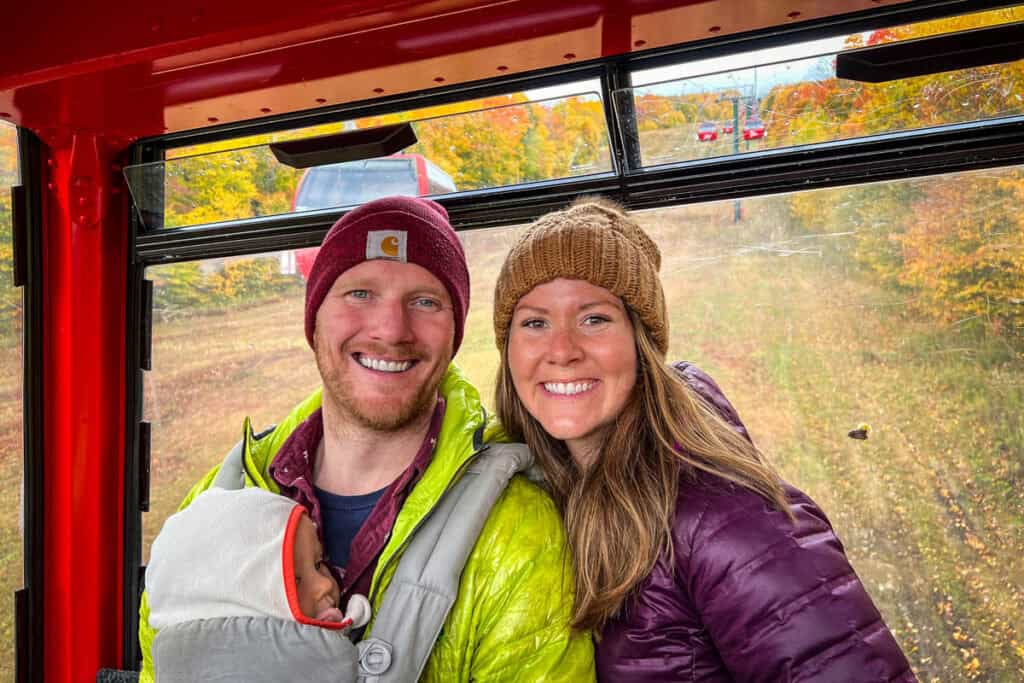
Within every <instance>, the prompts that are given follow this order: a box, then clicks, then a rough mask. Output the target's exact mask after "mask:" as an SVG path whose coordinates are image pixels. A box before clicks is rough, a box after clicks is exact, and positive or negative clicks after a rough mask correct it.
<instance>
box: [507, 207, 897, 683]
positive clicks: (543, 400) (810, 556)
mask: <svg viewBox="0 0 1024 683" xmlns="http://www.w3.org/2000/svg"><path fill="white" fill-rule="evenodd" d="M660 263H661V255H660V253H659V251H658V248H657V246H656V245H655V244H654V242H653V241H652V240H651V239H650V238H649V237H648V236H647V235H646V234H645V233H644V232H643V230H641V228H640V227H639V225H637V224H636V222H635V221H633V220H632V219H631V218H630V217H629V216H628V215H627V214H626V213H625V211H624V210H622V209H621V208H619V207H617V206H615V205H614V204H612V203H610V202H607V201H604V200H594V199H589V200H582V201H580V202H577V203H576V204H575V205H573V206H571V207H570V208H568V209H566V210H564V211H559V212H555V213H551V214H548V215H546V216H544V217H542V218H541V219H540V220H538V221H537V222H536V223H535V224H534V225H533V226H531V228H530V229H529V230H528V231H527V232H526V234H525V235H523V237H522V238H521V239H520V240H519V242H518V243H517V244H516V245H515V246H514V247H513V248H512V250H511V251H510V252H509V255H508V257H507V258H506V261H505V263H504V265H503V267H502V270H501V274H500V275H499V277H498V282H497V285H496V287H495V295H494V301H495V304H494V306H495V308H494V329H495V335H496V341H497V345H498V348H499V351H500V352H501V367H500V370H499V377H498V387H497V407H498V413H499V415H500V417H501V419H502V421H503V422H504V424H505V426H506V428H507V429H508V430H509V433H510V434H512V435H513V436H515V437H517V438H521V439H524V440H525V441H526V442H527V443H528V444H529V446H530V448H531V449H532V450H533V452H534V455H535V456H536V458H537V460H538V462H539V464H540V466H541V468H542V470H543V472H544V475H545V478H546V480H547V482H548V484H549V486H550V488H551V491H552V494H553V496H554V497H555V500H556V502H557V503H558V505H559V507H560V509H561V511H562V514H563V516H564V517H565V523H566V529H567V531H568V534H569V539H570V546H571V549H572V555H573V558H572V559H573V561H574V565H575V570H576V605H575V611H574V615H573V617H574V626H575V627H576V628H579V629H592V630H593V631H594V633H595V635H596V640H597V664H598V674H599V677H600V678H601V679H602V680H607V681H612V680H617V681H618V680H621V681H696V680H700V681H729V680H738V681H773V682H775V681H796V680H800V681H811V680H813V681H893V680H896V681H913V680H916V679H915V678H914V675H913V673H912V672H911V671H910V668H909V665H908V664H907V661H906V658H905V657H904V656H903V653H902V652H901V651H900V649H899V646H898V645H897V644H896V641H895V640H894V639H893V637H892V634H891V633H890V632H889V630H888V629H887V628H886V626H885V624H884V623H883V621H882V618H881V616H880V615H879V613H878V610H877V609H876V608H875V606H874V604H872V602H871V599H870V597H868V594H867V593H866V592H865V590H864V587H863V586H862V585H861V583H860V580H859V579H858V578H857V575H856V574H855V573H854V571H853V569H852V568H851V567H850V564H849V562H848V561H847V559H846V556H845V554H844V551H843V547H842V545H841V544H840V542H839V540H838V539H837V538H836V536H835V534H834V533H833V531H832V528H831V526H830V524H829V522H828V519H827V518H826V517H825V515H824V513H823V512H822V511H821V510H820V509H819V508H818V507H817V506H816V505H815V504H814V502H813V501H812V500H811V499H810V498H808V497H807V496H806V495H805V494H803V493H802V492H800V491H798V490H796V489H795V488H793V487H791V486H788V485H786V484H784V483H783V482H781V481H780V480H779V478H778V476H777V475H776V473H775V472H774V470H773V469H772V468H771V466H770V465H769V464H768V463H767V461H766V460H765V458H764V456H763V455H762V454H761V452H760V451H759V450H758V449H757V447H756V446H754V444H753V443H752V441H751V440H750V438H749V437H748V436H747V433H746V430H745V429H744V427H743V425H742V423H741V422H740V420H739V417H738V416H737V414H736V412H735V410H733V408H732V406H731V405H730V404H729V402H728V401H727V400H726V399H725V397H724V396H723V395H722V393H721V391H720V390H719V389H718V387H717V385H715V383H714V382H713V381H712V380H711V378H709V377H708V376H707V375H705V374H704V373H702V372H700V371H699V370H697V369H696V368H694V367H692V366H689V365H688V364H685V363H684V364H679V365H677V366H676V367H675V368H672V367H669V366H666V364H665V353H666V351H667V349H668V316H667V313H666V308H665V297H664V293H663V291H662V286H661V282H660V280H659V276H658V269H659V267H660Z"/></svg>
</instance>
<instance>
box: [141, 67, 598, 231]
mask: <svg viewBox="0 0 1024 683" xmlns="http://www.w3.org/2000/svg"><path fill="white" fill-rule="evenodd" d="M592 87H596V84H594V83H590V82H582V83H576V84H571V85H567V86H565V87H563V88H561V93H562V94H561V95H560V96H558V97H553V98H551V97H549V98H547V99H540V100H532V99H531V97H530V95H531V93H529V92H526V93H513V94H510V95H503V96H498V97H490V98H486V99H484V100H476V101H473V102H470V103H466V102H463V103H457V104H454V105H444V106H437V107H431V108H429V109H422V110H416V111H410V112H401V113H397V114H388V115H384V116H374V117H369V118H364V119H359V120H356V121H346V122H338V123H335V124H326V125H320V126H315V127H311V128H305V129H302V130H299V131H289V132H285V133H275V134H272V135H263V136H256V137H249V138H244V139H236V140H231V141H228V142H220V143H215V144H209V145H198V146H192V147H189V148H181V149H177V150H173V151H172V152H171V153H170V154H169V155H168V157H169V158H168V160H167V161H164V162H158V163H149V164H138V165H135V166H129V167H127V168H126V169H125V176H126V178H127V180H128V184H129V187H130V189H131V192H132V198H133V199H134V202H135V205H136V207H137V209H138V211H139V213H140V215H141V217H142V220H143V222H144V224H145V226H146V228H147V229H151V230H152V229H157V228H176V227H185V226H192V225H201V224H206V223H214V222H218V221H226V220H235V219H245V218H253V217H257V216H269V215H275V214H283V213H289V212H291V211H308V210H313V209H328V208H336V207H344V206H355V205H358V204H360V203H363V202H366V201H369V200H371V199H376V198H378V197H385V196H389V195H394V194H406V195H414V196H417V195H422V196H426V195H436V194H447V193H451V192H461V191H467V190H479V189H485V188H494V187H503V186H507V185H519V184H523V183H531V182H537V181H543V180H552V179H558V178H571V177H576V176H584V175H590V174H595V173H603V172H608V171H610V170H611V168H612V165H611V155H610V152H609V146H608V132H607V127H606V124H605V118H604V108H603V105H602V103H601V98H600V96H599V95H598V94H597V93H596V92H592V91H590V90H587V89H589V88H592ZM577 88H579V89H577ZM566 93H573V94H566ZM541 94H542V93H541ZM468 105H473V106H472V108H469V107H468ZM467 109H469V110H467ZM406 121H408V122H411V123H412V125H413V128H414V130H415V132H416V135H417V139H418V140H419V142H418V143H417V144H415V145H413V146H412V147H410V148H408V149H406V150H404V152H403V153H402V154H396V155H393V156H391V157H387V158H383V159H371V160H366V161H355V162H348V163H344V164H332V165H329V166H322V167H314V168H311V169H309V170H303V169H295V168H291V167H289V166H286V165H284V164H281V163H279V162H278V161H277V159H276V158H275V156H274V155H273V152H272V150H271V148H270V147H269V144H270V143H272V142H279V141H282V140H288V139H295V138H306V137H313V136H317V135H325V134H327V133H337V132H340V131H343V130H354V129H362V128H372V127H376V126H382V125H386V124H393V123H400V122H406Z"/></svg>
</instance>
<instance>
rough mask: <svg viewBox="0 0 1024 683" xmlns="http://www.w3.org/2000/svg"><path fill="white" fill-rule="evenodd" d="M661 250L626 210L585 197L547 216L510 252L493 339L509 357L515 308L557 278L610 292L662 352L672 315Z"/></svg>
mask: <svg viewBox="0 0 1024 683" xmlns="http://www.w3.org/2000/svg"><path fill="white" fill-rule="evenodd" d="M660 267H661V252H659V251H658V246H657V245H656V244H655V243H654V241H653V240H651V238H650V237H648V235H647V233H645V232H644V231H643V229H641V228H640V226H639V225H638V224H637V223H636V221H634V220H633V219H632V218H631V217H630V216H629V214H627V213H626V211H625V209H623V208H622V207H620V206H618V205H617V204H615V203H614V202H611V201H609V200H606V199H602V198H596V197H583V198H581V199H578V200H576V202H574V203H573V204H572V206H570V207H569V208H567V209H563V210H561V211H554V212H552V213H549V214H546V215H544V216H541V217H540V218H539V219H537V221H536V222H535V223H534V224H533V225H531V226H530V227H529V229H527V231H526V233H525V234H524V235H523V236H522V237H521V238H520V239H519V241H518V242H517V243H516V244H515V245H514V246H513V247H512V249H511V250H510V251H509V253H508V256H506V257H505V263H504V265H503V266H502V267H501V273H500V274H499V275H498V282H497V284H496V285H495V287H494V336H495V341H496V342H497V344H498V350H499V351H502V352H504V349H505V341H506V339H508V327H509V324H510V323H511V321H512V312H513V311H514V310H515V307H516V304H517V303H519V299H521V298H522V297H523V296H524V295H526V294H527V293H529V291H530V290H532V289H533V288H534V287H536V286H537V285H540V284H544V283H545V282H550V281H551V280H555V279H558V278H565V279H567V280H584V281H586V282H589V283H591V284H593V285H597V286H598V287H604V288H605V289H607V290H608V291H609V292H611V293H612V294H614V295H616V296H618V297H619V298H621V299H622V301H623V302H624V303H625V304H626V305H627V306H628V307H629V308H631V309H633V311H634V312H635V313H636V314H637V315H638V316H639V317H640V320H642V321H643V323H644V325H646V326H647V329H648V330H649V331H650V333H651V337H652V339H653V340H654V342H655V344H656V345H657V347H658V349H659V350H660V351H661V352H662V353H667V352H668V315H667V314H666V311H665V293H664V291H663V290H662V288H661V279H660V278H659V277H658V269H659V268H660Z"/></svg>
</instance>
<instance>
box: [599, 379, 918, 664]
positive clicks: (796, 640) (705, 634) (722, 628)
mask: <svg viewBox="0 0 1024 683" xmlns="http://www.w3.org/2000/svg"><path fill="white" fill-rule="evenodd" d="M675 368H676V370H677V371H679V373H680V374H681V375H682V377H683V379H684V380H685V381H686V383H687V384H688V385H689V386H690V387H691V388H692V389H693V390H694V391H696V392H697V393H698V394H699V395H700V396H701V397H703V398H704V400H706V401H707V402H709V403H711V404H713V405H714V406H715V407H716V408H718V410H719V412H720V413H721V415H722V416H723V417H724V418H725V419H726V420H727V421H728V422H729V423H730V424H732V425H733V426H734V427H735V428H736V429H737V431H739V432H741V433H742V434H743V435H744V436H748V435H747V432H746V429H745V428H744V427H743V424H742V422H741V421H740V419H739V416H738V415H737V414H736V411H735V409H734V408H733V407H732V405H730V403H729V401H728V400H727V399H726V398H725V396H724V395H723V394H722V391H721V390H720V389H719V388H718V386H717V385H716V384H715V382H714V381H713V380H712V379H711V378H710V377H708V376H707V375H706V374H705V373H704V372H702V371H701V370H699V369H697V368H695V367H693V366H692V365H689V364H688V363H677V364H676V365H675ZM748 438H749V436H748ZM785 489H786V494H787V496H788V498H789V501H790V510H792V512H793V514H794V515H795V517H796V523H795V524H793V523H791V522H790V521H789V520H788V519H787V517H786V516H785V515H784V514H782V513H781V512H778V511H775V510H774V509H772V508H770V507H769V506H768V504H767V503H766V502H765V501H764V499H763V498H761V497H759V496H757V495H756V494H754V493H751V492H749V491H747V490H746V489H744V488H741V487H738V486H735V485H733V484H731V483H729V482H726V481H724V480H722V479H719V478H717V477H713V476H710V475H700V476H698V477H697V478H696V480H694V479H693V478H690V479H688V480H684V481H683V482H681V484H680V490H679V499H678V502H677V503H676V517H675V525H674V528H673V538H672V541H673V546H674V554H675V557H674V560H675V567H674V568H673V567H671V566H670V563H669V562H668V560H667V558H664V557H663V558H662V559H660V560H659V561H658V563H657V564H656V565H655V566H654V570H653V571H652V572H651V575H650V576H649V577H648V578H647V579H646V580H645V581H644V582H643V583H642V584H641V586H640V588H639V590H638V592H637V594H636V596H635V598H634V599H633V600H632V601H630V602H627V606H626V609H625V611H624V614H623V615H621V616H620V617H619V619H617V620H615V621H613V622H612V623H610V624H609V625H608V626H607V627H606V628H605V630H604V633H603V634H602V638H601V639H600V641H599V642H598V644H597V667H598V677H599V679H600V680H602V681H629V682H630V683H641V682H648V681H765V682H768V681H771V682H772V683H783V682H787V681H815V682H830V681H835V682H836V683H839V682H842V683H850V682H856V683H861V682H869V681H916V680H917V679H916V678H915V677H914V674H913V673H912V672H911V670H910V666H909V664H908V663H907V660H906V658H905V657H904V656H903V653H902V652H901V651H900V648H899V646H898V645H897V644H896V640H895V639H894V638H893V636H892V634H891V633H890V632H889V629H888V628H887V627H886V625H885V623H884V622H883V621H882V617H881V615H880V614H879V613H878V610H877V609H876V608H875V605H874V604H873V603H872V602H871V598H870V597H869V596H868V594H867V592H866V591H865V590H864V586H863V585H862V584H861V582H860V579H858V578H857V575H856V573H854V571H853V568H852V567H851V566H850V563H849V561H848V560H847V559H846V554H845V553H844V551H843V546H842V544H841V543H840V542H839V539H838V538H836V535H835V533H834V532H833V530H832V526H831V524H829V521H828V519H827V518H826V517H825V514H824V513H823V512H822V511H821V510H820V509H819V508H818V506H817V505H815V503H814V501H812V500H811V499H810V498H808V497H807V496H806V495H805V494H804V493H802V492H800V491H798V490H797V489H795V488H793V487H792V486H788V485H787V486H786V487H785Z"/></svg>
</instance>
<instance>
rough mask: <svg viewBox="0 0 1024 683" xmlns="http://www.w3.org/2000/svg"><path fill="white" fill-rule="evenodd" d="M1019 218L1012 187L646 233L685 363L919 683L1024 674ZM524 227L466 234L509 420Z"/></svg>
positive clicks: (1019, 187)
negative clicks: (708, 380)
mask: <svg viewBox="0 0 1024 683" xmlns="http://www.w3.org/2000/svg"><path fill="white" fill-rule="evenodd" d="M1022 202H1024V168H1014V169H1005V170H993V171H983V172H975V173H967V174H956V175H948V176H940V177H931V178H921V179H916V180H909V181H903V182H892V183H884V184H873V185H864V186H858V187H848V188H841V189H831V190H820V191H812V192H805V193H799V194H793V195H786V196H781V195H779V196H771V197H763V198H756V199H744V200H742V201H740V202H734V201H726V202H717V203H711V204H698V205H691V206H685V207H675V208H671V209H659V210H653V211H648V212H642V213H638V214H637V216H638V218H639V220H640V221H641V223H642V224H643V225H644V227H645V229H647V230H648V231H649V232H650V233H651V235H652V236H653V237H654V238H655V240H656V241H657V243H658V244H659V246H660V248H661V251H662V268H661V275H662V279H663V281H664V285H665V290H666V295H667V300H668V310H669V313H670V320H671V348H670V352H669V359H670V360H689V361H692V362H694V363H696V364H697V365H698V366H699V367H701V368H703V369H704V370H706V371H707V372H708V373H709V374H710V375H711V376H712V377H714V378H715V380H716V381H718V383H719V384H720V385H721V387H722V388H723V390H724V391H725V392H726V394H727V395H728V397H729V398H730V399H731V400H732V402H733V403H734V404H735V405H736V407H737V409H738V410H739V413H740V415H741V416H742V418H743V420H744V421H745V423H746V424H747V426H748V427H749V429H750V432H751V434H752V435H753V437H754V439H755V441H756V442H757V444H758V445H759V446H760V447H761V448H762V449H763V450H764V451H765V452H766V453H767V454H768V456H769V458H770V459H771V460H772V462H773V463H774V464H776V466H777V467H778V468H779V469H780V470H781V472H782V474H783V476H784V477H785V478H786V479H787V480H789V481H790V482H792V483H793V484H794V485H796V486H798V487H800V488H802V489H804V490H805V491H806V492H807V493H808V494H809V495H810V496H811V497H812V498H814V499H815V500H816V501H817V502H818V503H819V504H820V505H821V506H822V508H823V509H824V511H825V512H826V514H827V515H828V516H829V519H830V520H831V522H832V523H833V525H834V527H835V529H836V531H837V533H838V534H839V537H840V538H841V539H842V541H843V543H844V544H845V546H846V550H847V552H848V555H849V558H850V560H851V562H852V564H853V566H854V568H855V569H856V570H857V572H858V574H859V575H860V577H861V578H862V580H863V581H864V583H865V585H866V586H867V589H868V591H869V592H870V594H871V596H872V598H873V599H874V601H875V603H876V605H877V606H878V607H879V609H880V610H881V612H882V614H883V616H884V617H885V620H886V622H887V624H888V625H889V627H890V628H891V629H892V631H893V633H894V634H895V636H896V638H897V640H898V641H899V643H900V644H901V646H902V647H903V649H904V651H905V652H906V654H907V657H908V658H909V659H910V661H911V663H912V666H913V667H914V669H915V671H916V672H917V673H918V675H919V677H920V679H921V680H922V681H938V680H942V681H948V680H964V681H972V680H976V681H1010V680H1017V679H1018V678H1019V677H1020V671H1021V670H1022V669H1024V649H1022V644H1024V622H1022V621H1021V605H1024V573H1022V564H1021V562H1020V558H1021V557H1024V534H1022V529H1024V497H1022V496H1021V495H1020V491H1021V488H1022V486H1024V459H1022V457H1021V454H1022V453H1024V214H1022V212H1021V211H1020V208H1019V207H1020V206H1021V205H1022ZM519 230H521V229H519V228H514V229H506V230H487V231H479V232H472V233H468V234H464V236H463V239H464V244H465V246H466V253H467V257H468V258H469V260H470V262H471V264H473V265H472V277H473V283H474V285H473V302H472V308H471V314H470V319H469V321H468V323H467V325H466V337H465V341H464V342H463V345H462V348H461V349H460V351H459V356H458V360H459V363H460V364H461V365H462V366H463V367H464V368H465V369H466V371H467V373H468V374H469V376H470V377H471V378H472V379H473V380H474V381H475V382H476V383H477V384H478V386H479V387H480V388H481V390H482V392H483V394H484V397H485V399H486V401H487V403H488V405H490V406H491V407H493V403H494V401H493V392H494V377H495V374H496V371H497V353H496V351H495V347H494V341H493V332H492V326H491V311H492V301H493V286H494V282H495V280H496V278H497V274H498V270H499V268H500V266H501V263H502V260H503V259H504V254H505V253H506V252H507V250H508V247H509V246H510V245H511V244H512V242H513V241H514V239H515V238H516V237H517V236H518V234H519ZM862 425H867V426H868V433H867V437H868V438H867V439H864V440H860V439H857V438H852V437H851V436H849V434H850V432H855V431H856V430H858V429H860V428H861V427H862Z"/></svg>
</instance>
